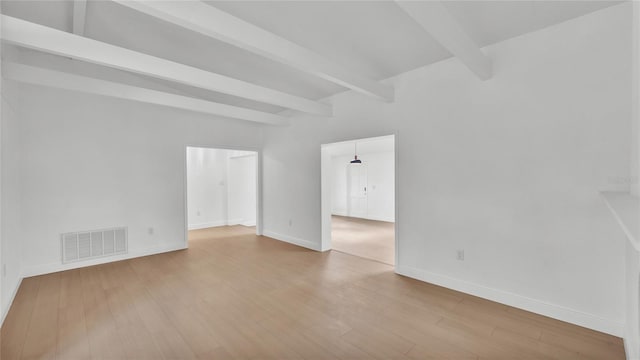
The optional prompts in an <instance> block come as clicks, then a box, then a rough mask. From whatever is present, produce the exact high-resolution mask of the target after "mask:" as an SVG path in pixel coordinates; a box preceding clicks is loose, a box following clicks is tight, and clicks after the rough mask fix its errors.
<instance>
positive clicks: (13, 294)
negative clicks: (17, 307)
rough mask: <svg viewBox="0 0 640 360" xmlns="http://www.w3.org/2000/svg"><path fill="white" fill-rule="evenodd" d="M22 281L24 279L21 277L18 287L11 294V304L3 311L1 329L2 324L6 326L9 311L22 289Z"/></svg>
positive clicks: (0, 322)
mask: <svg viewBox="0 0 640 360" xmlns="http://www.w3.org/2000/svg"><path fill="white" fill-rule="evenodd" d="M22 279H23V277H20V279H19V280H18V284H17V285H16V287H15V288H14V289H13V291H12V292H11V298H10V299H9V303H8V304H7V307H5V308H4V309H2V319H1V321H0V327H2V324H4V319H6V318H7V314H9V310H10V309H11V306H12V305H13V300H15V298H16V295H18V289H20V285H21V284H22Z"/></svg>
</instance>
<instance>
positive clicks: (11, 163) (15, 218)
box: [0, 81, 22, 321]
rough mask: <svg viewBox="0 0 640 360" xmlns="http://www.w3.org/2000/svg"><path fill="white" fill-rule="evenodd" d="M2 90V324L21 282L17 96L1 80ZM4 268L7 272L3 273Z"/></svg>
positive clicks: (0, 271)
mask: <svg viewBox="0 0 640 360" xmlns="http://www.w3.org/2000/svg"><path fill="white" fill-rule="evenodd" d="M1 89H2V92H1V93H0V100H1V102H2V109H1V110H2V112H1V116H2V118H1V125H0V135H1V146H0V154H1V160H0V161H1V169H0V173H1V180H0V183H1V191H0V198H1V199H2V206H1V209H0V214H1V216H0V224H1V226H0V239H1V240H2V241H1V243H0V249H1V251H0V278H1V279H2V281H1V285H0V286H1V287H0V294H1V296H0V309H1V311H2V312H1V314H0V316H1V318H0V321H4V317H5V316H6V314H7V312H8V310H9V306H10V305H11V302H12V301H13V297H14V295H15V293H16V291H17V290H18V286H19V285H20V281H21V279H22V277H21V271H22V266H21V263H20V260H21V258H22V249H21V245H22V236H21V231H20V227H21V212H20V207H21V205H20V199H21V192H20V189H19V187H20V182H21V179H20V176H19V168H20V163H21V161H22V159H21V158H22V154H21V153H20V152H19V151H15V150H14V149H16V148H17V147H18V146H19V145H20V141H19V138H18V133H19V131H20V120H19V117H18V113H17V109H16V106H15V105H16V97H15V94H13V89H12V88H11V87H10V86H9V84H8V83H7V82H6V81H3V83H2V87H1ZM3 269H6V272H5V271H4V270H3Z"/></svg>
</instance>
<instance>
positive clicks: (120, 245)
mask: <svg viewBox="0 0 640 360" xmlns="http://www.w3.org/2000/svg"><path fill="white" fill-rule="evenodd" d="M61 242H62V263H63V264H66V263H70V262H75V261H82V260H88V259H94V258H98V257H104V256H113V255H119V254H126V253H127V250H128V246H127V228H126V227H119V228H112V229H104V230H93V231H83V232H72V233H66V234H62V235H61Z"/></svg>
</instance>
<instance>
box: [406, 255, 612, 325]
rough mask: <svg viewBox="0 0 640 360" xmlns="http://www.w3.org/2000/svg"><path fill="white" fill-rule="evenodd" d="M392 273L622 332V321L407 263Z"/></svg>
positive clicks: (539, 312) (549, 315)
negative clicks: (411, 265) (407, 264)
mask: <svg viewBox="0 0 640 360" xmlns="http://www.w3.org/2000/svg"><path fill="white" fill-rule="evenodd" d="M396 273H397V274H400V275H404V276H408V277H410V278H413V279H417V280H421V281H424V282H428V283H431V284H436V285H440V286H444V287H446V288H449V289H453V290H457V291H461V292H464V293H466V294H471V295H474V296H478V297H481V298H484V299H487V300H491V301H495V302H499V303H501V304H505V305H509V306H513V307H516V308H519V309H523V310H527V311H531V312H534V313H536V314H540V315H544V316H548V317H550V318H554V319H557V320H561V321H565V322H568V323H571V324H575V325H579V326H583V327H586V328H589V329H593V330H596V331H601V332H604V333H607V334H611V335H614V336H618V337H622V335H623V333H624V330H623V329H624V324H623V323H622V322H618V321H614V320H611V319H606V318H603V317H600V316H597V315H593V314H589V313H585V312H582V311H579V310H574V309H570V308H567V307H564V306H560V305H556V304H550V303H547V302H544V301H540V300H537V299H532V298H529V297H525V296H522V295H518V294H514V293H510V292H506V291H503V290H498V289H494V288H490V287H486V286H482V285H478V284H474V283H471V282H468V281H465V280H460V279H455V278H452V277H449V276H445V275H441V274H436V273H433V272H430V271H426V270H422V269H417V268H412V267H407V266H396Z"/></svg>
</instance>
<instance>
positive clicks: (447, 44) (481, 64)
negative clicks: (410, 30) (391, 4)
mask: <svg viewBox="0 0 640 360" xmlns="http://www.w3.org/2000/svg"><path fill="white" fill-rule="evenodd" d="M396 4H397V5H398V7H399V8H400V9H402V10H403V11H404V12H406V13H407V15H409V16H410V17H411V18H412V19H413V20H415V21H416V23H418V24H419V25H420V26H421V27H422V28H424V29H425V30H426V31H427V33H429V35H431V37H432V38H433V39H435V40H436V41H437V42H438V43H440V45H442V46H443V47H444V48H445V49H447V50H449V52H450V53H451V54H453V55H454V56H455V57H457V58H458V59H459V60H460V61H461V62H462V63H463V64H464V65H466V66H467V68H469V70H471V71H472V72H473V73H474V74H476V76H477V77H478V78H480V79H481V80H487V79H490V78H491V76H492V73H493V71H492V61H491V59H489V58H488V57H487V56H486V55H485V54H484V53H483V52H482V50H481V49H480V48H479V47H478V45H476V44H475V42H474V41H473V40H472V39H471V37H469V35H468V34H467V33H466V32H465V31H464V29H462V27H461V26H460V24H459V23H458V22H457V21H456V19H454V18H453V16H451V14H450V13H449V11H447V9H446V8H445V7H444V5H443V4H442V3H441V2H440V1H421V2H418V1H415V2H414V1H398V0H396Z"/></svg>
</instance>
